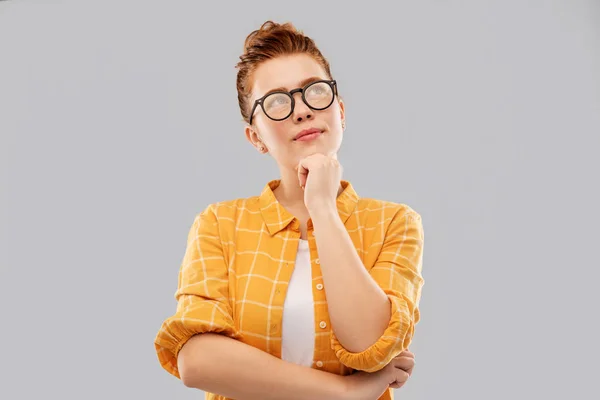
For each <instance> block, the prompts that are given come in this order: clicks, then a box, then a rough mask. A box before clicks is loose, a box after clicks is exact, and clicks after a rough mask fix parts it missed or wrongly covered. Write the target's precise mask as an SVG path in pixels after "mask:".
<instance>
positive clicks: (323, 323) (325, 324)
mask: <svg viewBox="0 0 600 400" xmlns="http://www.w3.org/2000/svg"><path fill="white" fill-rule="evenodd" d="M319 326H320V327H321V328H323V329H325V328H326V327H327V322H325V321H321V323H320V324H319Z"/></svg>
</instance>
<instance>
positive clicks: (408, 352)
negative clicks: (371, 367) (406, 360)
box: [396, 350, 415, 358]
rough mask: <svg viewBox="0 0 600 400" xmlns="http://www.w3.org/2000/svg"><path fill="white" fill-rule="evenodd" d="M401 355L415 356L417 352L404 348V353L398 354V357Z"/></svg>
mask: <svg viewBox="0 0 600 400" xmlns="http://www.w3.org/2000/svg"><path fill="white" fill-rule="evenodd" d="M401 356H408V357H412V358H415V354H414V353H413V352H412V351H410V350H404V351H403V352H402V353H400V354H398V355H397V356H396V357H401Z"/></svg>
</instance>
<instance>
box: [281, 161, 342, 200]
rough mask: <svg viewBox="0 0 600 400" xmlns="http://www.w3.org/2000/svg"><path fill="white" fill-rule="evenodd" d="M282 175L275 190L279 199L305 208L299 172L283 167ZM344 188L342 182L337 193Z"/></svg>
mask: <svg viewBox="0 0 600 400" xmlns="http://www.w3.org/2000/svg"><path fill="white" fill-rule="evenodd" d="M280 175H281V178H280V179H281V183H280V184H279V186H277V188H275V190H274V191H273V193H274V194H275V197H276V198H277V201H279V202H280V203H281V204H282V205H284V206H289V207H299V208H302V209H305V208H306V206H305V204H304V190H303V189H302V188H301V187H300V183H299V182H298V173H297V172H296V171H294V170H293V169H286V168H282V169H280ZM343 190H344V189H343V187H342V183H341V182H340V184H339V187H338V192H337V195H338V196H339V195H340V193H342V192H343Z"/></svg>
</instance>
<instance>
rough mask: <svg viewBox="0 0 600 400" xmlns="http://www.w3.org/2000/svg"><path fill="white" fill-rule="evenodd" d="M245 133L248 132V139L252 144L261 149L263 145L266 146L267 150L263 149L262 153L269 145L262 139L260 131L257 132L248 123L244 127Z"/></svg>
mask: <svg viewBox="0 0 600 400" xmlns="http://www.w3.org/2000/svg"><path fill="white" fill-rule="evenodd" d="M244 133H245V134H246V139H247V140H248V141H249V142H250V144H252V146H253V147H254V148H256V149H257V150H258V151H260V147H261V146H262V147H264V148H265V150H264V151H261V153H262V152H266V148H267V146H266V145H265V144H264V143H263V142H262V141H261V139H260V136H259V135H258V132H256V131H255V130H254V128H252V126H251V125H248V124H246V127H245V128H244Z"/></svg>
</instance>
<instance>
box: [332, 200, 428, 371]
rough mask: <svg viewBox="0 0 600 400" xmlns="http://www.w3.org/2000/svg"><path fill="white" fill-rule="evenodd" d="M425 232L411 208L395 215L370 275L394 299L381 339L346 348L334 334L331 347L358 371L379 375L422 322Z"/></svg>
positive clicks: (416, 214) (403, 348)
mask: <svg viewBox="0 0 600 400" xmlns="http://www.w3.org/2000/svg"><path fill="white" fill-rule="evenodd" d="M423 244H424V233H423V224H422V219H421V216H420V215H419V214H418V213H417V212H415V211H414V210H412V209H410V208H407V209H406V210H404V211H399V212H397V213H396V214H395V216H394V217H393V219H392V221H391V222H390V225H389V227H388V230H387V232H386V234H385V237H384V240H383V245H382V248H381V251H380V253H379V255H378V257H377V260H376V262H375V264H374V265H373V267H372V268H371V270H370V275H371V276H372V277H373V279H374V280H375V281H376V282H377V284H379V286H380V287H381V288H382V289H383V291H384V292H385V294H386V295H387V296H388V299H389V300H390V308H391V318H390V322H389V324H388V326H387V328H386V329H385V331H384V332H383V334H382V335H381V337H380V338H379V339H378V340H377V341H376V342H375V343H373V344H372V345H371V346H369V347H368V348H367V349H365V350H363V351H361V352H359V353H353V352H350V351H348V350H347V349H345V348H344V347H343V346H342V344H341V343H340V342H339V340H338V338H337V337H336V335H335V334H334V333H333V330H332V331H331V346H332V349H333V350H334V352H335V354H336V356H337V358H338V359H339V360H340V362H341V363H342V364H344V365H346V366H348V367H350V368H353V369H355V370H361V371H366V372H375V371H379V370H381V369H383V368H384V367H385V366H386V365H387V364H389V362H390V361H391V360H392V359H393V358H394V357H396V356H397V355H399V354H400V353H401V352H402V351H404V350H406V349H407V348H408V346H409V345H410V343H411V341H412V338H413V334H414V329H415V325H416V324H417V323H418V322H419V320H420V312H419V300H420V297H421V290H422V287H423V284H424V279H423V277H422V265H423Z"/></svg>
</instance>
